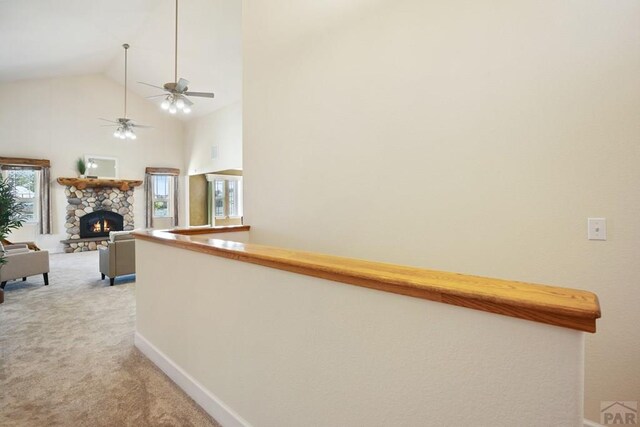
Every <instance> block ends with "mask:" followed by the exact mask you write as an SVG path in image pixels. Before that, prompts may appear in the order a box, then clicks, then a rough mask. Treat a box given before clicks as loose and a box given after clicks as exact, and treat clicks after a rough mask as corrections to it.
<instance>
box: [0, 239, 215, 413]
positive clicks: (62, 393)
mask: <svg viewBox="0 0 640 427" xmlns="http://www.w3.org/2000/svg"><path fill="white" fill-rule="evenodd" d="M50 261H51V272H50V273H49V286H46V287H45V286H43V279H42V276H34V277H30V278H28V281H27V282H22V281H17V282H9V283H7V286H6V289H5V302H4V304H0V426H219V424H217V423H216V422H215V421H214V420H213V419H212V418H211V417H209V415H208V414H207V413H205V412H204V411H203V410H202V409H201V408H200V407H199V406H197V405H196V404H195V402H194V401H193V400H191V399H190V398H189V397H188V396H187V395H186V394H185V393H184V392H183V391H182V390H180V389H179V388H178V387H177V386H176V385H175V384H174V383H173V382H172V381H171V380H170V379H169V378H168V377H167V376H165V375H164V374H163V373H162V372H161V371H160V370H159V369H158V368H157V367H156V366H155V365H153V364H152V363H151V362H150V361H149V360H148V359H147V358H146V357H145V356H143V355H142V353H140V352H139V351H138V350H137V349H136V348H135V347H134V345H133V337H134V329H135V283H134V277H133V276H127V277H124V278H118V279H116V285H115V286H109V280H100V273H99V271H98V253H97V252H82V253H76V254H52V255H51V256H50Z"/></svg>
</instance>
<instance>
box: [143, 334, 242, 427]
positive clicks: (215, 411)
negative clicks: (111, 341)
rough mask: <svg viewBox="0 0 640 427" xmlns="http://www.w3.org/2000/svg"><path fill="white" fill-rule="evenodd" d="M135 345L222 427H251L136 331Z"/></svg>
mask: <svg viewBox="0 0 640 427" xmlns="http://www.w3.org/2000/svg"><path fill="white" fill-rule="evenodd" d="M134 342H135V345H136V347H137V348H138V350H140V351H141V352H142V353H143V354H144V355H145V356H147V357H148V358H149V360H151V361H152V362H153V363H154V364H155V365H156V366H157V367H158V368H160V369H161V370H162V372H164V373H165V374H167V376H168V377H169V378H171V379H172V380H173V382H174V383H176V384H177V385H178V387H180V388H181V389H182V390H184V392H185V393H187V394H188V395H189V396H190V397H191V398H192V399H193V400H195V401H196V403H197V404H198V405H200V407H202V409H204V410H205V411H207V413H208V414H209V415H211V416H212V417H213V418H215V419H216V421H217V422H218V423H220V424H221V425H222V426H224V427H251V424H249V423H248V422H247V421H245V420H243V419H242V417H240V415H238V414H236V413H235V412H234V411H233V410H232V409H231V408H229V407H228V406H227V405H225V404H224V403H223V402H222V401H221V400H220V399H218V398H217V397H216V396H215V395H214V394H213V393H211V392H210V391H209V390H207V389H206V388H205V387H204V386H203V385H202V384H200V383H199V382H198V381H196V380H195V379H194V378H193V377H192V376H191V375H189V374H188V373H186V372H185V371H184V370H183V369H182V368H181V367H180V366H178V365H176V363H175V362H174V361H173V360H171V359H170V358H169V357H167V355H165V354H164V353H163V352H162V351H160V350H159V349H158V348H157V347H156V346H154V345H153V344H151V343H150V342H149V341H148V340H147V339H146V338H145V337H143V336H142V335H140V333H139V332H137V331H136V334H135V341H134Z"/></svg>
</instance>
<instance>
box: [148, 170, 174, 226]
mask: <svg viewBox="0 0 640 427" xmlns="http://www.w3.org/2000/svg"><path fill="white" fill-rule="evenodd" d="M172 179H173V176H170V175H154V176H153V216H154V217H156V218H167V217H170V216H172V212H173V209H172V199H173V183H172Z"/></svg>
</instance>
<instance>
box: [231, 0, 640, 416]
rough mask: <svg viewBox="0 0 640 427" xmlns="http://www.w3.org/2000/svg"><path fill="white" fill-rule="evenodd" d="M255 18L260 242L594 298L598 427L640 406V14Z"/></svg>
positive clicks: (477, 10)
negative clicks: (603, 412)
mask: <svg viewBox="0 0 640 427" xmlns="http://www.w3.org/2000/svg"><path fill="white" fill-rule="evenodd" d="M243 10H244V23H243V28H244V33H243V39H244V58H245V63H244V100H243V108H244V118H243V120H244V170H245V174H244V176H245V181H244V184H245V220H246V223H247V224H250V225H251V226H252V239H253V240H254V241H256V242H258V243H260V242H264V243H268V244H271V245H281V246H285V247H296V248H302V249H311V250H316V251H323V252H330V253H333V254H344V255H349V256H354V257H359V258H368V259H373V260H383V261H389V262H395V263H401V264H410V265H415V266H424V267H430V268H435V269H443V270H449V271H460V272H465V273H472V274H478V275H487V276H493V277H502V278H508V279H519V280H525V281H532V282H540V283H548V284H556V285H562V286H568V287H577V288H582V289H587V290H591V291H594V292H596V293H597V294H598V295H599V296H600V299H601V303H602V311H603V313H604V314H603V318H602V319H601V321H599V322H598V333H597V334H596V335H591V336H588V340H587V356H586V357H587V359H586V410H587V412H586V413H587V415H588V416H589V418H592V419H598V413H599V402H600V400H617V399H622V400H640V382H639V381H637V378H640V365H638V363H637V361H638V360H640V329H638V328H637V327H636V326H637V325H638V324H640V310H638V306H639V304H640V287H639V286H638V283H639V282H640V264H638V262H637V256H638V253H639V250H640V223H639V220H638V219H639V218H640V193H639V192H638V188H640V168H639V167H638V165H639V164H640V143H639V142H640V127H639V126H638V123H639V122H638V117H640V25H639V23H640V3H638V2H637V1H634V0H621V1H616V2H610V1H604V0H586V1H580V2H576V1H567V0H562V1H551V0H547V1H533V0H528V1H521V2H489V3H487V2H470V1H463V0H455V1H450V2H442V1H435V0H431V1H424V0H379V1H364V0H354V1H349V2H345V1H338V0H334V1H329V2H315V1H311V0H304V1H298V2H290V1H285V0H274V1H270V2H261V1H255V0H245V1H244V2H243ZM600 216H602V217H606V218H607V220H608V227H609V228H608V240H607V241H606V242H595V241H587V239H586V219H587V217H600ZM544 386H546V384H544ZM540 403H541V404H546V403H547V402H546V401H542V402H540Z"/></svg>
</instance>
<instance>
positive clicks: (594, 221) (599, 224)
mask: <svg viewBox="0 0 640 427" xmlns="http://www.w3.org/2000/svg"><path fill="white" fill-rule="evenodd" d="M587 238H588V239H589V240H607V219H606V218H588V219H587Z"/></svg>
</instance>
